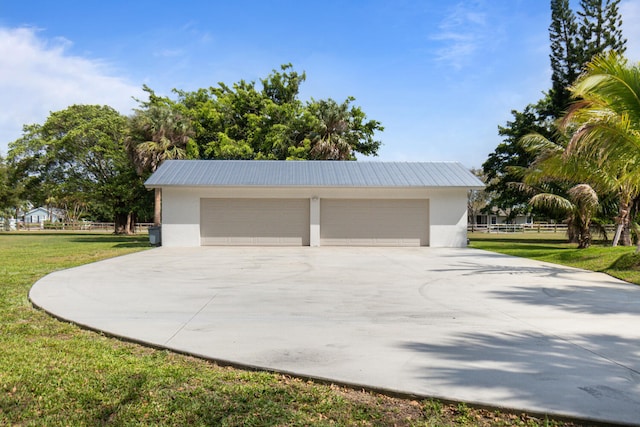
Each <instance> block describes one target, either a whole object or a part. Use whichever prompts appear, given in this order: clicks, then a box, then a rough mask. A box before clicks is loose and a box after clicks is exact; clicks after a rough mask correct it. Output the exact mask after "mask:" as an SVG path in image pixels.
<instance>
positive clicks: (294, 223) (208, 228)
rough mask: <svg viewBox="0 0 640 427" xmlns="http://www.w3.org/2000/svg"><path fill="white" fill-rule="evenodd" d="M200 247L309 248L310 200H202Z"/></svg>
mask: <svg viewBox="0 0 640 427" xmlns="http://www.w3.org/2000/svg"><path fill="white" fill-rule="evenodd" d="M200 244H201V245H203V246H207V245H237V246H241V245H247V246H254V245H263V246H308V245H309V200H308V199H201V200H200Z"/></svg>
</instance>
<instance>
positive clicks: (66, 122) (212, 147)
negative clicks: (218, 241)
mask: <svg viewBox="0 0 640 427" xmlns="http://www.w3.org/2000/svg"><path fill="white" fill-rule="evenodd" d="M305 79H306V74H305V73H304V72H302V73H299V72H297V71H295V70H294V69H293V66H292V65H291V64H285V65H282V66H281V67H280V70H273V72H272V73H270V74H269V75H268V76H267V77H266V78H264V79H260V83H259V84H258V85H256V83H255V82H253V81H251V82H247V81H245V80H240V81H238V82H236V83H233V84H232V85H227V84H225V83H218V85H217V86H215V87H214V86H212V87H209V88H201V89H197V90H195V91H184V90H179V89H174V91H173V95H174V98H171V97H167V96H159V95H157V94H156V93H155V92H154V91H153V90H152V89H151V88H149V87H147V86H143V89H144V90H145V91H146V93H147V95H148V99H146V100H138V103H139V106H138V108H137V109H136V110H134V112H133V113H132V114H131V115H130V116H129V117H126V116H123V115H121V114H120V113H118V112H117V111H115V110H114V109H113V108H111V107H109V106H99V105H72V106H70V107H68V108H66V109H64V110H61V111H57V112H53V113H51V114H50V115H49V117H48V118H47V120H46V121H45V122H44V123H43V124H30V125H25V126H24V129H23V135H22V137H21V138H19V139H18V140H16V141H14V142H12V143H10V144H9V153H8V156H7V159H6V161H2V159H0V209H4V210H6V209H11V210H13V211H14V212H15V211H17V210H19V209H20V207H21V206H23V205H24V206H27V205H29V204H31V205H41V206H42V205H45V204H47V205H50V206H51V205H56V207H58V208H61V209H63V210H64V211H65V212H66V216H67V218H66V219H67V220H78V219H80V218H82V217H89V218H92V219H97V220H107V221H108V220H111V221H114V222H115V224H116V232H119V233H126V232H130V231H131V227H132V225H133V222H134V221H135V220H136V219H142V220H147V221H148V219H149V217H150V215H151V211H152V209H151V205H152V204H153V198H152V197H151V196H150V193H149V192H148V191H146V189H145V188H144V186H143V182H144V180H145V179H146V178H147V177H148V176H149V175H150V174H151V173H152V172H153V171H155V170H156V168H157V167H158V166H159V165H160V164H161V163H162V162H163V161H164V160H166V159H182V158H188V159H251V160H263V159H265V160H266V159H274V160H275V159H279V160H307V159H313V160H356V156H357V155H363V156H376V155H377V153H378V149H379V148H380V145H381V142H380V141H379V140H377V139H376V133H377V132H380V131H382V130H383V127H382V126H381V124H380V122H378V121H376V120H371V119H368V118H367V116H366V114H365V113H364V111H363V110H362V109H361V108H360V107H358V106H356V105H354V101H355V98H353V97H347V98H346V99H345V100H344V101H342V102H339V101H335V100H333V99H331V98H328V99H318V100H316V99H310V100H308V101H302V100H301V99H300V98H299V90H300V85H301V84H302V83H303V82H304V81H305ZM158 196H159V194H156V207H157V208H158V207H159V206H160V204H159V203H158V200H159V198H158ZM159 221H160V215H159V211H158V210H157V209H156V212H155V214H154V222H156V223H159Z"/></svg>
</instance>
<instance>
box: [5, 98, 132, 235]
mask: <svg viewBox="0 0 640 427" xmlns="http://www.w3.org/2000/svg"><path fill="white" fill-rule="evenodd" d="M125 127H126V119H125V117H123V116H122V115H120V114H119V113H118V112H117V111H115V110H114V109H113V108H111V107H108V106H99V105H73V106H71V107H68V108H67V109H65V110H62V111H58V112H54V113H51V114H50V115H49V117H48V118H47V121H46V122H45V123H44V124H43V125H30V126H25V128H24V132H23V136H22V137H21V138H20V139H18V140H17V141H14V142H13V143H11V144H10V146H9V161H10V162H11V163H12V165H13V167H15V169H16V171H18V173H20V175H21V180H22V183H23V185H24V186H25V192H26V193H27V194H28V195H29V198H30V199H31V200H32V201H34V202H37V203H38V204H44V203H45V201H46V200H47V198H55V199H56V200H57V203H58V205H60V206H61V207H63V208H65V209H66V214H67V216H68V218H69V219H71V220H77V219H79V217H80V216H81V214H82V213H84V212H87V211H88V210H89V209H91V208H92V207H97V208H98V209H102V210H106V211H111V212H114V213H115V212H116V210H117V209H118V208H119V207H121V206H128V205H129V203H130V202H131V200H132V199H133V198H134V197H135V195H134V194H135V182H133V183H132V182H130V181H129V180H124V181H125V182H123V177H124V176H126V175H127V173H129V174H130V173H131V171H132V168H131V164H130V162H129V159H128V158H127V155H126V151H125V150H124V145H123V142H124V133H125ZM115 223H116V225H115V231H116V232H118V233H123V232H130V229H128V228H127V224H126V221H125V222H124V223H123V221H119V217H118V216H117V215H116V216H115Z"/></svg>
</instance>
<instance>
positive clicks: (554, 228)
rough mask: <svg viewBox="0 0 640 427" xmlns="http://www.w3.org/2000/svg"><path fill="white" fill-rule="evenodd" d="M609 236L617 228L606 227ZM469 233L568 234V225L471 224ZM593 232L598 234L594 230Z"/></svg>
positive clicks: (468, 228) (468, 227) (612, 226)
mask: <svg viewBox="0 0 640 427" xmlns="http://www.w3.org/2000/svg"><path fill="white" fill-rule="evenodd" d="M604 228H605V231H606V232H607V235H608V236H612V235H613V233H614V232H615V228H616V226H615V225H613V224H611V225H605V226H604ZM467 231H469V232H476V233H566V232H567V224H545V223H540V224H475V225H474V224H469V225H468V226H467ZM592 232H596V230H595V229H592Z"/></svg>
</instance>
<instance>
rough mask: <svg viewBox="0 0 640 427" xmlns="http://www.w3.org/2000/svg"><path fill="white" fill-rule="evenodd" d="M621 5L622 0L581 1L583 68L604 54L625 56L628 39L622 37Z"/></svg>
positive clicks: (580, 42)
mask: <svg viewBox="0 0 640 427" xmlns="http://www.w3.org/2000/svg"><path fill="white" fill-rule="evenodd" d="M619 4H620V0H580V8H581V9H582V10H581V11H578V15H579V16H580V18H581V21H580V38H579V39H578V47H579V48H580V50H581V52H582V58H581V65H582V66H584V65H585V64H586V63H588V62H590V61H591V59H593V57H594V56H596V55H599V54H601V53H604V52H608V51H614V52H617V53H619V54H624V52H625V50H626V44H627V39H626V38H624V37H623V36H622V17H621V16H620V11H619V9H618V6H619ZM572 83H573V82H572Z"/></svg>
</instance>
